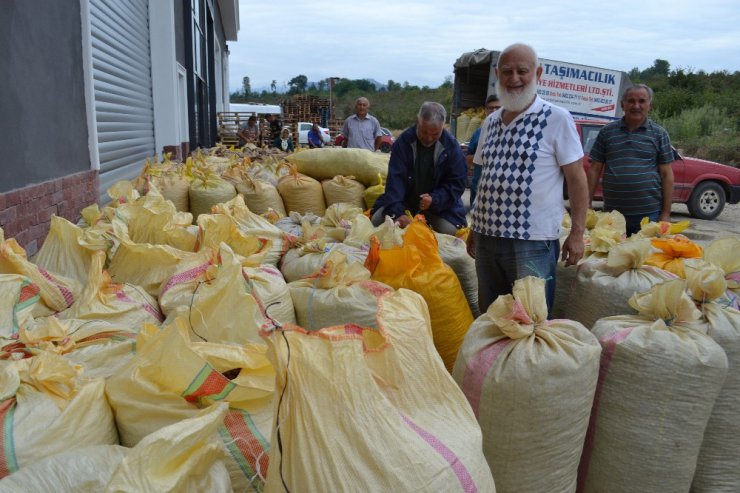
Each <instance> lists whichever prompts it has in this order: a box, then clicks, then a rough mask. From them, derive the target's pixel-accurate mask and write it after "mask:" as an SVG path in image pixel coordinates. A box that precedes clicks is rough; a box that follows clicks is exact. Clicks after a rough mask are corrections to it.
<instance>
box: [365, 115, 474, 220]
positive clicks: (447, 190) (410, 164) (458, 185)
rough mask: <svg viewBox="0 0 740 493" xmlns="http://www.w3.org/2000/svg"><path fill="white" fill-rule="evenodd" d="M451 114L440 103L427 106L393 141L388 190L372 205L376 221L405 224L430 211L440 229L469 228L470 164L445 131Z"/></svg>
mask: <svg viewBox="0 0 740 493" xmlns="http://www.w3.org/2000/svg"><path fill="white" fill-rule="evenodd" d="M446 116H447V112H446V111H445V109H444V106H442V105H441V104H439V103H435V102H431V101H427V102H425V103H424V104H422V105H421V108H420V109H419V113H418V115H417V118H416V125H414V126H413V127H411V128H407V129H406V130H405V131H404V132H403V133H402V134H401V135H400V136H399V137H398V140H396V142H394V144H393V149H392V150H391V159H390V161H389V162H388V178H387V180H386V183H385V192H384V193H383V195H381V196H380V197H378V200H376V201H375V204H374V205H373V209H372V212H373V214H372V218H371V220H372V223H373V225H374V226H379V225H380V224H382V223H383V221H384V220H385V217H386V216H390V217H391V218H392V219H395V220H396V221H398V224H399V225H400V226H401V227H403V228H405V227H406V226H408V224H409V223H410V222H411V217H410V216H408V215H407V214H406V213H405V211H407V210H408V211H409V212H410V213H411V214H412V215H416V214H424V216H425V218H426V220H427V223H428V224H429V225H430V226H431V227H432V228H433V229H434V230H435V231H437V232H439V233H443V234H448V235H454V234H455V233H456V232H457V230H458V229H460V228H462V227H464V226H465V225H466V224H467V223H466V221H465V206H464V205H463V202H462V194H463V192H464V191H465V182H466V180H467V167H466V166H465V156H463V153H462V150H461V149H460V145H459V144H458V143H457V140H455V138H454V137H453V136H452V135H451V134H450V133H449V132H448V131H447V130H445V127H444V124H445V119H446Z"/></svg>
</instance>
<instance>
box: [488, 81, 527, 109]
mask: <svg viewBox="0 0 740 493" xmlns="http://www.w3.org/2000/svg"><path fill="white" fill-rule="evenodd" d="M496 94H497V95H498V99H499V101H500V102H501V106H502V107H503V108H504V109H505V110H508V111H513V112H515V113H518V112H520V111H524V109H526V108H527V106H529V105H530V104H532V101H533V100H534V97H535V95H536V94H537V79H536V78H532V82H530V83H529V84H528V85H526V86H524V89H523V90H522V92H520V93H519V94H514V93H510V92H509V91H507V90H506V88H505V87H502V86H501V82H500V81H498V80H497V81H496Z"/></svg>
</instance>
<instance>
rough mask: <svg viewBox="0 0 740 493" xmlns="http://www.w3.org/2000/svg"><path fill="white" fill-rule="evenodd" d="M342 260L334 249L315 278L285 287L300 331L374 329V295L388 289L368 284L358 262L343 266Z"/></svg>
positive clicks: (342, 255)
mask: <svg viewBox="0 0 740 493" xmlns="http://www.w3.org/2000/svg"><path fill="white" fill-rule="evenodd" d="M345 257H346V256H345V255H344V254H343V253H341V252H340V251H339V250H335V251H333V252H331V253H330V254H329V255H328V257H327V258H326V260H325V262H324V264H323V265H324V266H323V268H322V269H321V271H320V272H319V273H317V274H316V275H315V276H312V277H310V278H306V279H301V280H299V281H295V282H291V283H290V284H289V285H288V287H289V288H290V296H291V297H292V299H293V305H294V306H295V313H296V319H297V320H298V325H300V326H301V327H303V328H304V329H306V330H311V331H314V330H319V329H322V328H325V327H334V326H337V325H344V324H348V323H351V324H355V325H359V326H360V327H368V328H378V322H377V319H376V316H377V313H378V295H379V294H382V293H385V292H387V291H389V290H390V289H391V288H390V287H388V286H386V285H385V284H382V283H379V282H375V281H371V280H370V271H369V270H367V269H366V268H365V267H364V266H362V265H361V264H359V263H353V264H347V263H346V258H345Z"/></svg>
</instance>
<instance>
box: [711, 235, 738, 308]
mask: <svg viewBox="0 0 740 493" xmlns="http://www.w3.org/2000/svg"><path fill="white" fill-rule="evenodd" d="M738 252H740V238H737V237H734V236H730V237H726V238H718V239H716V240H714V241H713V242H711V243H710V244H709V245H707V247H706V248H705V249H704V259H705V260H707V261H709V262H711V263H712V264H714V265H716V266H717V267H719V268H720V269H722V271H724V273H725V280H726V281H727V289H729V293H731V297H732V296H734V303H733V305H734V306H735V308H736V309H738V308H740V304H739V303H738V298H740V255H738Z"/></svg>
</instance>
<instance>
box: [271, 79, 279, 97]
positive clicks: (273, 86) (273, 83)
mask: <svg viewBox="0 0 740 493" xmlns="http://www.w3.org/2000/svg"><path fill="white" fill-rule="evenodd" d="M270 90H271V91H272V93H273V94H275V93H276V92H277V81H276V80H275V79H272V82H270Z"/></svg>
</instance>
